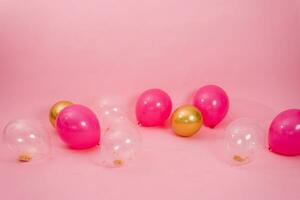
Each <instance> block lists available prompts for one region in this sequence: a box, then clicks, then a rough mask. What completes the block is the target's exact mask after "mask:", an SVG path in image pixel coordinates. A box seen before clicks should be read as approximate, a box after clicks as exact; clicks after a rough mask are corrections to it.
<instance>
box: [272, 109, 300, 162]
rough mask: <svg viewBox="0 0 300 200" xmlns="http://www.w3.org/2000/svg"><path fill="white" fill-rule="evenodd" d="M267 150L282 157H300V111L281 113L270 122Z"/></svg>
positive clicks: (290, 110) (293, 110)
mask: <svg viewBox="0 0 300 200" xmlns="http://www.w3.org/2000/svg"><path fill="white" fill-rule="evenodd" d="M269 148H270V150H271V151H272V152H274V153H278V154H282V155H287V156H295V155H300V109H289V110H286V111H283V112H281V113H279V115H277V117H276V118H275V119H274V120H273V121H272V123H271V126H270V129H269Z"/></svg>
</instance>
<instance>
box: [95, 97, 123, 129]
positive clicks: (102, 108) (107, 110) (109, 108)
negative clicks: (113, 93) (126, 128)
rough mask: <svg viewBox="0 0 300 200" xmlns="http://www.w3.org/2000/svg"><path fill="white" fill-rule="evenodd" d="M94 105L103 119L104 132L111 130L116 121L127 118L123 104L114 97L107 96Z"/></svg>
mask: <svg viewBox="0 0 300 200" xmlns="http://www.w3.org/2000/svg"><path fill="white" fill-rule="evenodd" d="M115 98H116V97H115ZM94 107H95V112H96V114H97V116H98V118H99V120H100V121H101V130H102V133H103V132H105V131H107V130H109V129H110V127H112V126H114V124H115V123H119V122H120V121H123V120H125V119H126V115H125V111H124V108H123V106H122V105H120V103H119V102H117V101H116V100H114V98H113V97H105V98H101V99H99V100H97V103H96V105H94Z"/></svg>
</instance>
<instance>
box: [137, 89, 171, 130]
mask: <svg viewBox="0 0 300 200" xmlns="http://www.w3.org/2000/svg"><path fill="white" fill-rule="evenodd" d="M171 111H172V101H171V98H170V96H169V95H168V94H167V93H166V92H164V91H162V90H160V89H150V90H146V91H145V92H143V93H142V94H141V95H140V97H139V98H138V100H137V103H136V109H135V114H136V118H137V120H138V121H139V123H140V124H141V125H143V126H159V125H162V124H163V123H164V122H165V121H166V120H167V119H168V118H169V116H170V114H171Z"/></svg>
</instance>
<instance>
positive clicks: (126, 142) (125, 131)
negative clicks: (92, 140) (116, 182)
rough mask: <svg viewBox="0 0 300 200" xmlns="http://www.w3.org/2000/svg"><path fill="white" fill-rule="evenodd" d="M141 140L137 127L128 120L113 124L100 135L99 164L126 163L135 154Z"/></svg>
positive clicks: (119, 164)
mask: <svg viewBox="0 0 300 200" xmlns="http://www.w3.org/2000/svg"><path fill="white" fill-rule="evenodd" d="M141 141H142V138H141V135H140V133H139V131H138V129H137V127H135V126H134V125H133V124H131V122H129V121H128V120H124V121H122V122H120V123H117V124H115V125H114V126H112V127H111V128H110V129H109V130H108V131H106V132H105V133H104V134H103V136H102V142H101V150H100V156H99V160H98V162H100V163H99V164H100V165H102V166H105V167H120V166H124V165H128V164H129V163H130V162H131V161H132V160H134V158H135V157H136V156H137V154H138V152H139V150H140V147H141Z"/></svg>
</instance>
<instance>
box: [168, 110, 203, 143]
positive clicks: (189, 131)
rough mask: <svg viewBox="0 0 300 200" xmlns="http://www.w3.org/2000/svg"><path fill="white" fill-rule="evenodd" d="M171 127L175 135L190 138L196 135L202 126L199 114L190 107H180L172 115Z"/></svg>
mask: <svg viewBox="0 0 300 200" xmlns="http://www.w3.org/2000/svg"><path fill="white" fill-rule="evenodd" d="M171 126H172V129H173V131H174V132H175V133H176V134H177V135H179V136H182V137H190V136H192V135H194V134H195V133H197V132H198V131H199V130H200V128H201V126H202V115H201V112H200V111H199V110H198V109H197V108H196V107H194V106H191V105H185V106H181V107H179V108H177V109H176V110H175V111H174V113H173V114H172V118H171Z"/></svg>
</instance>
